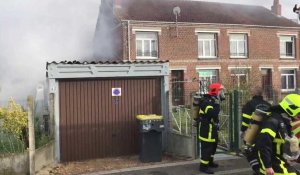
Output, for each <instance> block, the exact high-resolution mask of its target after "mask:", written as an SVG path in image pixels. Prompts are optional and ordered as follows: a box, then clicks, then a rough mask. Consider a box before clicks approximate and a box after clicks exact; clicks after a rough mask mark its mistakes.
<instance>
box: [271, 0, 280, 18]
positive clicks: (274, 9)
mask: <svg viewBox="0 0 300 175" xmlns="http://www.w3.org/2000/svg"><path fill="white" fill-rule="evenodd" d="M271 11H272V12H273V13H275V14H276V15H277V16H281V5H280V4H279V0H274V3H273V6H272V7H271Z"/></svg>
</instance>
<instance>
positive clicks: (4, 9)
mask: <svg viewBox="0 0 300 175" xmlns="http://www.w3.org/2000/svg"><path fill="white" fill-rule="evenodd" d="M208 1H209V0H208ZM211 1H217V0H211ZM218 2H225V3H240V4H250V5H263V6H265V7H266V8H269V9H270V7H271V5H272V4H273V0H238V1H237V0H219V1H218ZM280 3H281V4H282V11H283V16H285V17H287V18H296V15H295V14H293V13H292V8H293V6H294V4H296V3H300V0H299V2H298V1H296V0H280ZM99 5H100V0H0V61H1V62H0V70H1V74H0V89H1V90H0V105H3V102H4V101H7V99H8V98H9V97H14V98H15V99H17V100H18V101H20V100H23V102H24V101H25V99H26V97H27V96H28V95H34V94H35V92H34V90H33V89H34V88H35V87H36V86H37V84H38V83H39V82H42V81H44V80H45V79H46V76H45V73H46V62H47V61H62V60H79V59H91V57H92V50H91V48H92V41H93V35H94V30H95V26H96V20H97V16H98V9H99Z"/></svg>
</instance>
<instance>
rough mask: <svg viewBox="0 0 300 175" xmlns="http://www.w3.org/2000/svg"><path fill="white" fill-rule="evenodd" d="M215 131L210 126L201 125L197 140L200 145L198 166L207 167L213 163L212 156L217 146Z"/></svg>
mask: <svg viewBox="0 0 300 175" xmlns="http://www.w3.org/2000/svg"><path fill="white" fill-rule="evenodd" d="M217 132H218V131H217V129H216V128H215V127H213V125H212V124H211V123H210V124H207V123H206V124H204V123H201V126H200V134H199V139H200V143H201V160H200V166H201V167H203V168H205V167H208V165H209V163H212V162H213V158H214V155H215V153H216V150H217V146H218V133H217Z"/></svg>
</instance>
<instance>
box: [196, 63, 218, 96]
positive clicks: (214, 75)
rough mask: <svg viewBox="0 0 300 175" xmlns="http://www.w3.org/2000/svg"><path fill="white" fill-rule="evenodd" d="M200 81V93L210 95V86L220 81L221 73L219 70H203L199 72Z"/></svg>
mask: <svg viewBox="0 0 300 175" xmlns="http://www.w3.org/2000/svg"><path fill="white" fill-rule="evenodd" d="M198 73H199V80H200V86H201V87H200V91H201V92H203V93H208V86H209V85H210V84H211V83H215V82H217V81H218V80H219V71H218V70H217V69H201V70H199V71H198Z"/></svg>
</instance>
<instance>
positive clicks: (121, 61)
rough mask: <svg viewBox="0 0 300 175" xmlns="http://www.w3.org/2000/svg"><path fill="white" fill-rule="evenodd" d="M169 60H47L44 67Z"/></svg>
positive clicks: (146, 62) (164, 61) (144, 62)
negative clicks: (51, 65)
mask: <svg viewBox="0 0 300 175" xmlns="http://www.w3.org/2000/svg"><path fill="white" fill-rule="evenodd" d="M168 62H169V60H140V61H139V60H132V61H129V60H111V61H77V60H74V61H60V62H56V61H52V62H47V65H46V69H47V70H48V65H50V64H55V65H57V64H60V65H66V64H69V65H76V64H82V65H86V64H161V63H168Z"/></svg>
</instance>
